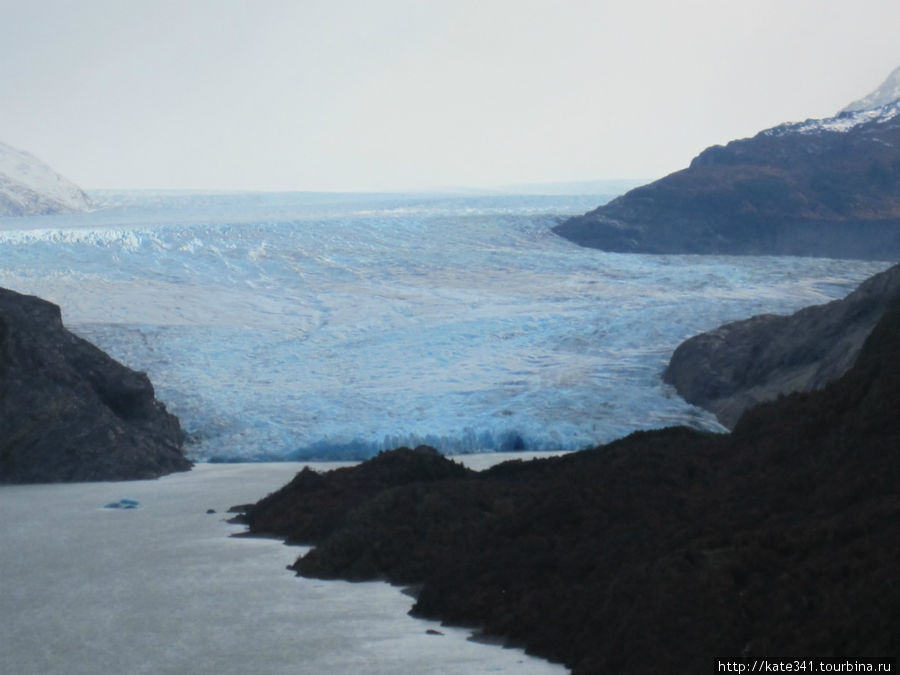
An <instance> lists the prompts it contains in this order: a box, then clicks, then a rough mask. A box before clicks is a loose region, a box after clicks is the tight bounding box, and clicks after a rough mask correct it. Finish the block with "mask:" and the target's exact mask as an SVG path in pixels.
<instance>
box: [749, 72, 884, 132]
mask: <svg viewBox="0 0 900 675" xmlns="http://www.w3.org/2000/svg"><path fill="white" fill-rule="evenodd" d="M897 115H900V68H896V69H895V70H894V71H893V72H892V73H891V74H890V75H889V76H888V78H887V79H886V80H885V81H884V82H883V83H882V84H881V86H880V87H878V89H876V90H875V91H873V92H872V93H870V94H869V95H868V96H865V97H863V98H861V99H859V100H858V101H854V102H853V103H851V104H850V105H848V106H846V107H845V108H843V109H842V110H841V111H840V112H839V113H838V114H837V115H835V116H834V117H828V118H825V119H810V120H806V121H805V122H786V123H785V124H779V125H778V126H777V127H773V128H771V129H767V130H766V131H764V132H763V134H765V135H766V136H784V135H787V134H804V135H809V134H819V133H823V132H836V133H846V132H848V131H851V130H853V129H856V128H857V127H859V126H860V125H863V124H869V123H875V124H883V123H885V122H888V121H890V120H892V119H894V118H895V117H897Z"/></svg>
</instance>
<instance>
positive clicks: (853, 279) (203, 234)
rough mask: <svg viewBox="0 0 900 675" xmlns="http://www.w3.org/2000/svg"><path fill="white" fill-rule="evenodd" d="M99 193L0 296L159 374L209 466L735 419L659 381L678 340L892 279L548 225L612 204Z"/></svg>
mask: <svg viewBox="0 0 900 675" xmlns="http://www.w3.org/2000/svg"><path fill="white" fill-rule="evenodd" d="M94 196H95V197H96V198H98V200H99V201H101V202H104V203H105V204H106V206H105V208H102V209H100V210H97V211H95V212H93V213H89V214H77V215H67V216H54V217H41V218H5V219H0V247H2V251H3V254H2V260H0V285H3V286H6V287H9V288H12V289H14V290H18V291H20V292H25V293H33V294H36V295H39V296H41V297H44V298H47V299H49V300H52V301H53V302H56V303H58V304H59V305H61V307H62V308H63V318H64V320H65V321H66V323H67V325H68V326H69V327H70V328H71V329H73V330H74V331H75V332H77V333H79V334H80V335H82V336H84V337H86V338H88V339H90V340H92V341H93V342H95V343H96V344H98V345H99V346H101V347H102V348H103V349H105V350H107V351H108V352H109V353H110V354H112V355H113V356H115V357H116V358H118V359H119V360H121V361H123V362H124V363H126V364H128V365H129V366H131V367H133V368H137V369H140V370H145V371H147V373H148V374H149V375H150V378H151V380H152V381H153V382H154V385H155V387H156V390H157V395H158V397H159V398H160V399H161V400H163V401H164V402H165V403H166V405H167V406H168V407H169V409H170V410H171V411H172V412H174V413H175V414H177V415H178V416H179V417H180V418H181V421H182V425H183V426H184V428H185V430H186V431H187V432H188V433H189V435H190V438H191V443H190V446H189V449H188V451H189V454H190V455H191V456H192V457H193V458H195V459H199V460H214V459H219V460H253V459H257V460H258V459H314V458H319V459H337V458H363V457H366V456H369V455H371V454H374V453H375V452H377V451H378V450H381V449H386V448H390V447H395V446H397V445H401V444H407V445H412V444H417V443H422V442H425V443H430V444H432V445H435V446H436V447H438V448H439V449H441V450H443V451H447V452H480V451H495V450H510V449H518V448H524V449H529V450H553V449H577V448H581V447H585V446H588V445H591V444H595V443H597V442H605V441H609V440H612V439H613V438H616V437H619V436H621V435H624V434H626V433H628V432H630V431H632V430H635V429H646V428H653V427H659V426H665V425H670V424H689V425H693V426H697V427H701V428H718V427H717V425H716V422H715V421H714V419H713V417H712V416H711V415H709V414H708V413H705V412H703V411H700V410H698V409H696V408H694V407H692V406H689V405H688V404H686V403H684V402H683V401H682V400H681V399H680V398H679V397H678V396H677V395H675V394H674V392H673V391H672V390H671V389H670V388H669V387H666V386H665V385H663V384H662V382H661V374H662V371H663V369H664V367H665V364H666V363H667V361H668V357H669V355H670V354H671V352H672V350H673V349H674V348H675V347H676V346H677V345H678V343H679V342H681V341H682V340H683V339H684V338H686V337H688V336H690V335H693V334H695V333H697V332H700V331H703V330H708V329H710V328H713V327H715V326H717V325H719V324H721V323H723V322H725V321H729V320H734V319H739V318H744V317H747V316H750V315H752V314H757V313H761V312H782V313H787V312H791V311H794V310H796V309H798V308H800V307H803V306H806V305H809V304H814V303H821V302H825V301H828V300H830V299H833V298H837V297H842V296H844V295H845V294H846V293H848V292H849V291H850V290H851V289H852V288H853V287H855V286H856V285H857V284H858V283H859V282H860V281H861V280H863V279H864V278H866V277H868V276H870V275H871V274H874V273H875V272H877V271H879V270H881V269H884V268H885V267H886V266H887V264H886V263H868V262H859V261H838V260H828V259H813V258H778V257H710V256H648V255H633V254H613V253H605V252H601V251H597V250H593V249H586V248H581V247H578V246H576V245H574V244H572V243H570V242H568V241H566V240H564V239H561V238H559V237H557V236H556V235H554V234H553V233H552V232H551V230H550V228H551V227H552V226H553V225H554V224H555V223H556V222H558V220H559V218H560V217H561V216H565V215H568V214H576V213H583V212H584V211H586V210H589V209H590V208H593V207H594V206H596V205H597V204H598V203H600V202H601V201H604V198H600V197H598V196H597V195H580V196H579V195H574V196H565V195H563V196H552V197H541V196H521V195H517V196H483V195H388V194H384V195H378V194H368V195H351V194H303V193H297V194H218V195H217V194H213V195H189V194H179V193H173V194H152V193H103V194H99V195H94Z"/></svg>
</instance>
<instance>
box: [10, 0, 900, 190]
mask: <svg viewBox="0 0 900 675" xmlns="http://www.w3.org/2000/svg"><path fill="white" fill-rule="evenodd" d="M896 66H900V2H898V0H854V1H853V2H848V1H847V0H840V1H838V2H832V1H831V0H754V1H753V2H749V1H747V0H741V1H739V2H738V1H732V0H671V1H670V0H621V1H619V0H614V1H608V0H583V1H582V0H418V1H413V0H370V1H366V0H327V1H319V0H292V1H287V0H252V1H239V0H177V1H168V0H109V1H104V0H60V1H51V0H19V1H13V0H0V92H2V95H0V140H2V141H4V142H6V143H9V144H10V145H14V146H16V147H19V148H22V149H24V150H28V151H30V152H32V153H33V154H35V155H37V156H38V157H40V158H41V159H43V160H45V161H46V162H48V163H49V164H51V165H52V166H53V167H54V168H56V169H57V170H58V171H60V172H61V173H63V174H64V175H66V176H67V177H69V178H70V179H72V180H73V181H75V182H76V183H78V184H80V185H82V186H83V187H87V188H103V187H111V188H132V187H144V188H221V189H268V190H333V189H347V190H369V189H403V188H426V187H439V186H496V185H504V184H511V183H523V182H550V181H570V180H591V179H602V178H634V177H638V178H655V177H658V176H661V175H664V174H666V173H669V172H671V171H674V170H676V169H679V168H682V167H683V166H685V165H687V163H688V162H689V161H690V159H691V158H692V157H693V156H695V155H696V154H697V153H698V152H699V151H700V150H702V149H703V148H705V147H707V146H709V145H712V144H715V143H724V142H727V141H728V140H730V139H732V138H739V137H745V136H749V135H753V134H754V133H756V132H757V131H759V130H761V129H763V128H765V127H769V126H773V125H775V124H778V123H780V122H784V121H789V120H790V121H793V120H802V119H806V118H809V117H823V116H829V115H831V114H834V113H835V112H837V110H838V109H840V108H841V107H843V106H844V105H845V104H847V103H849V102H850V101H851V100H854V99H857V98H860V97H861V96H863V95H865V94H867V93H868V92H869V91H870V90H872V89H874V88H875V87H877V86H878V85H879V84H880V83H881V82H882V80H883V79H884V78H885V77H887V75H888V74H889V72H890V71H891V70H893V68H895V67H896Z"/></svg>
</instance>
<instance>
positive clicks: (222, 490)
mask: <svg viewBox="0 0 900 675" xmlns="http://www.w3.org/2000/svg"><path fill="white" fill-rule="evenodd" d="M306 464H307V463H303V462H296V463H295V462H279V463H267V464H241V465H212V464H202V463H201V464H197V465H196V466H195V467H194V469H192V470H191V471H188V472H184V473H179V474H172V475H169V476H165V477H162V478H160V479H156V480H147V481H125V482H102V483H45V484H31V485H4V486H0V508H2V511H3V513H4V515H5V518H4V519H3V522H2V523H0V537H2V539H3V541H4V547H3V550H2V551H0V574H2V576H3V578H4V579H6V580H10V579H14V580H15V581H16V583H15V584H8V583H5V584H4V592H3V593H2V594H0V612H2V614H3V616H4V617H7V618H6V620H4V622H2V624H0V642H2V644H4V645H5V649H4V651H3V653H0V670H3V671H4V672H16V673H20V674H22V675H28V674H34V675H38V674H40V675H51V674H59V675H62V674H63V673H65V674H66V675H70V674H82V673H83V674H85V675H87V674H88V673H90V674H91V675H93V674H94V673H97V672H124V671H129V670H130V671H135V672H137V671H141V670H142V669H146V668H148V664H149V666H150V667H151V668H152V670H153V672H160V673H177V672H179V673H180V672H192V673H210V674H212V673H234V674H235V675H237V674H238V673H241V674H243V673H247V672H265V673H285V674H288V673H291V674H295V673H297V672H360V673H368V674H370V675H375V674H380V673H388V672H423V673H433V674H435V675H437V674H438V673H441V672H448V670H450V671H451V672H475V673H477V672H515V673H520V672H524V673H533V674H534V675H542V674H544V673H547V674H550V673H558V672H565V670H564V669H562V668H561V667H558V666H555V665H554V664H550V663H548V662H546V661H543V660H541V659H536V658H532V657H529V656H526V655H525V654H524V653H522V652H521V651H515V650H505V649H497V648H496V647H494V646H488V645H482V644H478V643H475V642H471V641H470V640H469V631H467V630H465V629H454V628H448V627H444V626H441V625H440V624H439V623H437V622H426V621H422V620H421V619H414V618H412V617H410V616H408V615H407V612H408V610H409V603H410V599H409V597H408V596H406V595H404V594H403V593H402V591H401V589H399V588H395V587H392V586H390V585H388V584H385V583H380V582H376V583H370V584H351V583H347V582H322V581H309V580H298V578H297V577H296V576H295V575H294V574H293V573H292V572H289V571H287V570H286V569H285V567H286V566H287V565H288V564H289V563H290V562H292V561H293V560H294V558H295V557H296V556H297V555H298V553H299V550H298V549H296V548H294V547H286V546H284V545H283V544H282V543H281V542H278V541H275V540H271V539H269V540H266V539H249V538H235V537H232V536H231V535H232V534H234V533H235V532H238V531H240V530H241V529H243V528H241V527H239V526H234V525H231V524H228V523H227V522H226V521H227V518H228V517H230V515H229V514H227V509H228V507H229V506H231V505H232V504H234V503H237V502H240V501H251V500H253V499H260V498H262V497H263V496H265V494H266V493H267V492H268V491H271V490H275V489H277V488H278V487H280V486H281V485H283V484H284V483H285V482H287V481H288V480H290V478H291V477H292V476H293V475H294V474H295V473H296V471H297V470H299V469H300V468H302V467H303V466H304V465H306ZM316 468H319V465H317V466H316ZM124 497H127V498H134V499H136V500H138V501H139V502H140V503H139V505H138V507H137V508H136V509H133V510H110V509H104V508H103V507H104V505H105V504H106V503H108V502H111V501H116V500H119V499H121V498H124ZM210 508H212V509H215V511H216V513H215V514H209V513H207V510H208V509H210ZM428 630H435V631H438V632H440V633H442V635H435V634H429V633H428V632H427V631H428Z"/></svg>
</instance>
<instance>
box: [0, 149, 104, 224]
mask: <svg viewBox="0 0 900 675" xmlns="http://www.w3.org/2000/svg"><path fill="white" fill-rule="evenodd" d="M90 207H91V200H90V198H89V197H88V196H87V195H86V194H85V193H84V191H83V190H82V189H81V188H79V187H78V186H77V185H75V184H74V183H72V182H71V181H69V180H68V179H66V178H64V177H63V176H60V175H59V174H58V173H56V172H55V171H54V170H53V169H51V168H50V167H49V166H47V165H46V164H44V163H43V162H42V161H41V160H39V159H38V158H37V157H35V156H34V155H32V154H30V153H27V152H25V151H23V150H19V149H17V148H14V147H12V146H10V145H7V144H6V143H0V216H30V215H44V214H50V213H61V212H66V211H84V210H86V209H89V208H90Z"/></svg>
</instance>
